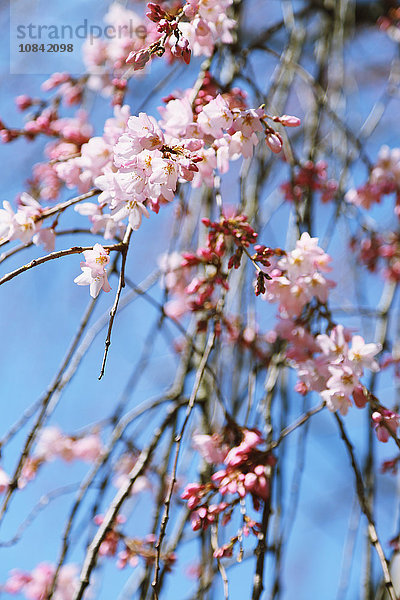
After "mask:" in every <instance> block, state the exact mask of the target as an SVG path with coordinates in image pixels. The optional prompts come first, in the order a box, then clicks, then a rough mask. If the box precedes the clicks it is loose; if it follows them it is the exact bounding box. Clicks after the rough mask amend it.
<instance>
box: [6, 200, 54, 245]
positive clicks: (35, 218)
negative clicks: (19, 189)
mask: <svg viewBox="0 0 400 600" xmlns="http://www.w3.org/2000/svg"><path fill="white" fill-rule="evenodd" d="M42 214H43V209H42V207H41V206H40V204H39V202H37V201H36V200H35V199H34V198H32V196H30V195H29V194H27V193H26V192H23V193H22V194H21V196H20V198H19V204H18V207H17V211H16V212H14V211H13V209H12V207H11V204H10V203H9V202H7V201H5V202H3V208H2V209H0V242H2V241H5V240H20V241H21V242H22V243H23V244H28V243H29V242H31V241H32V242H33V243H34V244H35V245H37V246H39V245H43V246H44V248H45V249H46V250H49V251H51V250H54V243H55V233H54V230H53V229H52V228H51V227H46V228H43V229H42V220H41V218H42Z"/></svg>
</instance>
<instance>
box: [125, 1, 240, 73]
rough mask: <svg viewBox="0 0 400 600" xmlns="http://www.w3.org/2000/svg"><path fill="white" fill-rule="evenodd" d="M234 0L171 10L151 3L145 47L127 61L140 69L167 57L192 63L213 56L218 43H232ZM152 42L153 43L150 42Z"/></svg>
mask: <svg viewBox="0 0 400 600" xmlns="http://www.w3.org/2000/svg"><path fill="white" fill-rule="evenodd" d="M231 5H232V0H188V1H187V2H186V3H185V4H184V5H183V7H177V6H176V5H175V6H172V7H171V8H170V9H169V10H166V9H165V8H164V7H161V6H160V5H159V4H156V3H154V2H150V3H149V4H148V5H147V7H148V12H147V13H146V16H147V17H148V19H149V20H150V23H151V26H150V28H148V32H147V34H148V35H147V42H149V41H150V42H151V43H148V44H147V45H146V47H143V48H141V49H140V50H137V49H134V50H132V51H131V52H130V53H129V55H128V57H127V59H126V62H127V63H128V64H130V65H132V66H133V69H134V70H135V71H136V70H141V69H143V68H144V67H145V65H146V64H147V63H148V61H149V60H150V59H151V58H152V57H153V56H162V55H164V54H166V56H167V58H168V59H169V60H172V59H174V58H175V59H181V60H183V61H184V62H185V63H186V64H189V62H190V57H191V54H192V52H193V54H194V56H200V55H202V56H211V55H212V53H213V51H214V47H215V45H216V44H217V43H223V44H231V43H232V42H233V35H232V29H233V28H234V27H235V24H236V23H235V20H234V19H230V18H229V17H228V16H227V11H228V9H229V7H230V6H231ZM151 40H153V41H151Z"/></svg>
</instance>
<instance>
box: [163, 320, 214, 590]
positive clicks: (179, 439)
mask: <svg viewBox="0 0 400 600" xmlns="http://www.w3.org/2000/svg"><path fill="white" fill-rule="evenodd" d="M214 341H215V331H213V333H211V334H210V335H209V338H208V342H207V346H206V348H205V351H204V354H203V356H202V359H201V361H200V365H199V368H198V369H197V373H196V379H195V383H194V386H193V390H192V393H191V395H190V399H189V403H188V406H187V409H186V415H185V419H184V421H183V424H182V427H181V431H180V433H179V435H177V436H176V438H175V442H176V450H175V458H174V466H173V469H172V474H171V482H170V485H169V490H168V493H167V497H166V498H165V502H164V506H165V509H164V514H163V518H162V521H161V527H160V534H159V536H158V540H157V543H156V546H155V547H156V560H155V567H154V579H153V581H152V583H151V586H152V588H153V592H154V598H155V600H158V592H159V585H158V583H159V582H158V577H159V573H160V555H161V546H162V542H163V539H164V537H165V531H166V529H167V523H168V520H169V509H170V506H171V498H172V494H173V491H174V486H175V483H176V471H177V467H178V458H179V450H180V447H181V443H182V438H183V434H184V432H185V429H186V425H187V424H188V421H189V418H190V415H191V412H192V410H193V407H194V404H195V402H196V396H197V392H198V391H199V388H200V384H201V380H202V378H203V375H204V371H205V370H206V366H207V361H208V358H209V356H210V353H211V350H212V348H213V346H214Z"/></svg>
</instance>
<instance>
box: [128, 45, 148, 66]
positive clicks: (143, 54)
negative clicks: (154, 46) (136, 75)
mask: <svg viewBox="0 0 400 600" xmlns="http://www.w3.org/2000/svg"><path fill="white" fill-rule="evenodd" d="M149 60H150V52H149V51H148V50H139V52H134V51H133V52H131V53H130V54H129V56H128V58H127V59H126V61H125V62H126V64H127V65H129V64H132V66H133V70H134V71H139V70H140V69H143V68H144V66H145V65H146V63H148V62H149Z"/></svg>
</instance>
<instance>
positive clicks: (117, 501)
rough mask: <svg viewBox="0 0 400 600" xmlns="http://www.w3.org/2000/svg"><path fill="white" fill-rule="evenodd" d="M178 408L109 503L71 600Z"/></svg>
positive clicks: (77, 594)
mask: <svg viewBox="0 0 400 600" xmlns="http://www.w3.org/2000/svg"><path fill="white" fill-rule="evenodd" d="M178 408H179V406H177V405H175V406H173V407H172V408H171V409H170V410H169V412H168V414H167V416H166V418H165V419H164V421H163V422H162V424H161V425H160V427H159V428H158V429H157V431H156V433H155V434H154V436H153V439H152V441H151V442H150V444H149V445H148V446H147V448H146V449H145V450H143V451H142V452H141V454H140V456H139V458H138V460H137V462H136V463H135V466H134V467H133V469H132V471H131V472H130V473H129V477H128V480H127V482H126V483H125V485H123V486H122V487H121V488H120V489H119V490H118V492H117V494H116V495H115V497H114V499H113V501H112V502H111V504H110V506H109V508H108V510H107V512H106V515H105V517H104V520H103V522H102V524H101V525H100V527H99V529H98V530H97V533H96V535H95V536H94V538H93V540H92V542H91V544H90V545H89V548H88V550H87V552H86V556H85V560H84V563H83V567H82V571H81V574H80V584H79V586H78V588H77V590H76V592H75V594H74V596H73V599H72V600H82V597H83V594H84V592H85V590H86V588H87V587H88V585H89V583H90V575H91V573H92V571H93V568H94V566H95V564H96V560H97V555H98V552H99V548H100V546H101V544H102V542H103V540H104V538H105V536H106V535H107V531H108V530H109V529H110V527H111V526H112V524H113V522H114V520H115V518H116V516H117V515H118V513H119V511H120V509H121V507H122V505H123V503H124V502H125V500H126V499H127V498H128V496H129V494H130V491H131V489H132V486H133V484H134V483H135V481H136V480H137V478H138V477H139V476H140V475H142V473H143V472H144V471H145V469H146V467H147V466H148V464H149V462H150V460H151V457H152V455H153V452H154V450H155V449H156V447H157V444H158V442H159V440H160V438H161V436H162V434H163V433H164V431H165V429H166V428H167V427H168V425H169V423H170V421H171V419H172V418H173V417H174V415H175V413H176V411H177V410H178Z"/></svg>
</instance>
